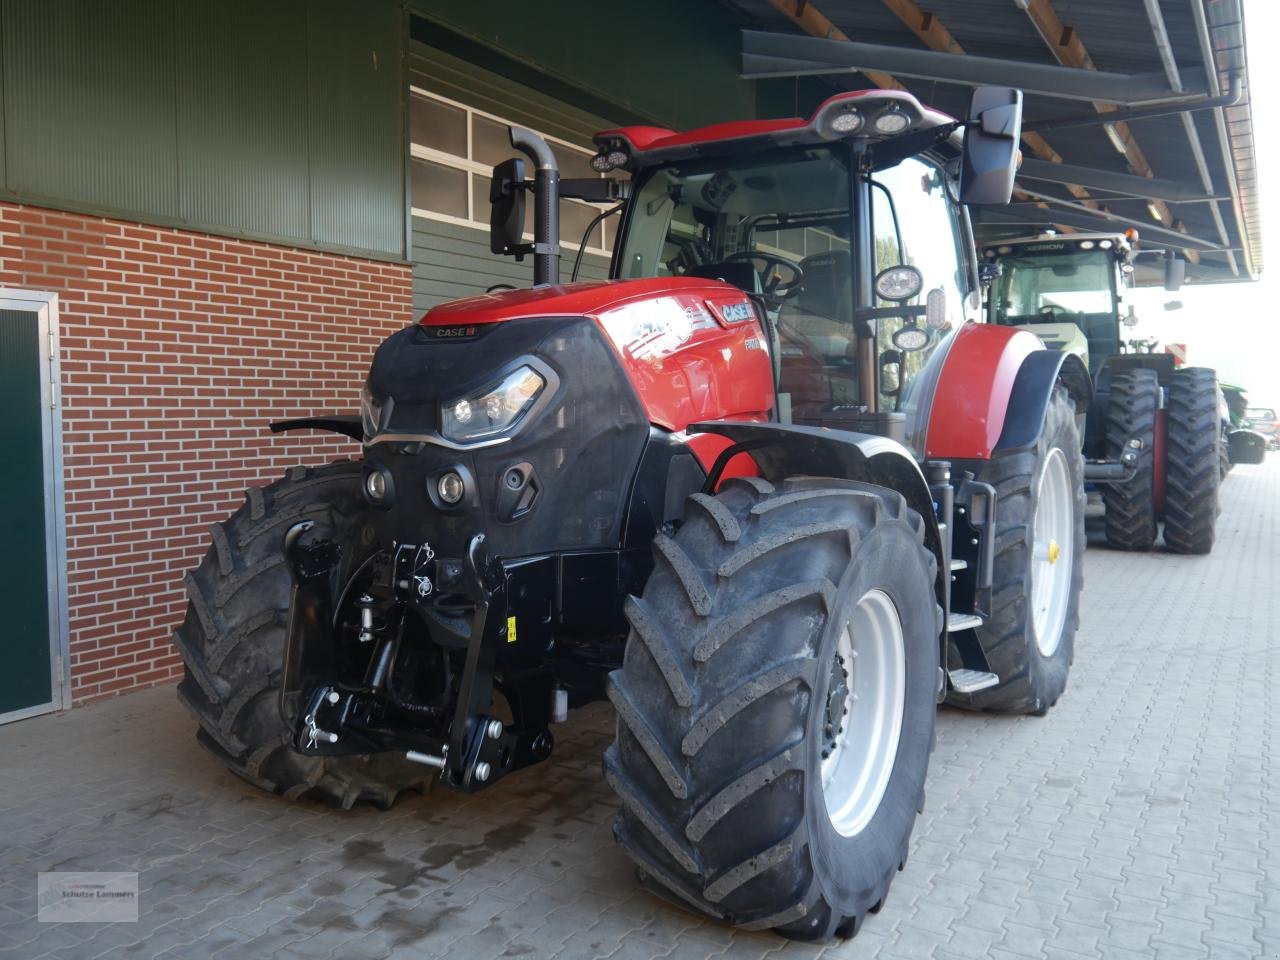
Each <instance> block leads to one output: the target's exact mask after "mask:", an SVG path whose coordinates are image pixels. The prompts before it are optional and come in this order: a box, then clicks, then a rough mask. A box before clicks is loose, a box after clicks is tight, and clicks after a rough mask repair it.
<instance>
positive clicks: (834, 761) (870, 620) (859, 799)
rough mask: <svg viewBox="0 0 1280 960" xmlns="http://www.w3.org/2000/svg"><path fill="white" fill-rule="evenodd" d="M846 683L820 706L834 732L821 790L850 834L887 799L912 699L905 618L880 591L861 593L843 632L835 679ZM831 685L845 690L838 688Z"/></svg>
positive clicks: (836, 822)
mask: <svg viewBox="0 0 1280 960" xmlns="http://www.w3.org/2000/svg"><path fill="white" fill-rule="evenodd" d="M842 674H843V675H842ZM840 681H843V682H844V684H845V686H846V689H845V690H844V691H843V696H837V697H835V698H833V697H832V696H828V699H827V703H826V704H825V705H822V707H821V709H824V710H826V712H827V716H826V723H825V724H824V734H828V733H829V736H824V739H823V748H822V749H823V759H822V767H821V772H822V795H823V799H824V800H825V801H826V804H827V816H829V817H830V818H831V825H832V826H833V827H835V829H836V832H837V833H839V834H840V835H841V836H845V837H852V836H853V835H854V834H856V833H858V832H859V831H861V830H862V829H863V828H864V827H866V825H867V824H868V823H870V822H871V818H872V817H873V816H875V812H876V810H878V809H879V808H880V801H881V800H882V799H884V792H885V788H886V787H888V785H889V775H890V774H891V773H892V772H893V763H894V760H895V759H896V758H897V756H898V740H899V738H900V737H901V735H902V715H903V710H904V707H905V704H906V687H907V657H906V651H905V647H904V643H903V639H902V621H901V620H900V619H899V618H898V610H897V608H896V607H895V606H894V605H893V601H892V600H890V599H889V595H888V594H886V593H884V592H883V591H882V590H871V591H868V592H867V593H866V594H864V595H863V597H862V599H861V600H859V601H858V606H857V607H856V608H855V609H854V611H853V616H851V617H850V618H849V622H848V623H846V624H845V627H844V630H843V631H842V632H841V634H840V638H839V640H838V641H837V643H836V663H835V664H834V667H833V671H832V682H833V683H837V684H839V682H840ZM833 689H834V690H835V691H836V692H837V693H839V692H840V691H839V686H837V687H835V688H833ZM828 725H831V726H834V727H835V729H834V730H828Z"/></svg>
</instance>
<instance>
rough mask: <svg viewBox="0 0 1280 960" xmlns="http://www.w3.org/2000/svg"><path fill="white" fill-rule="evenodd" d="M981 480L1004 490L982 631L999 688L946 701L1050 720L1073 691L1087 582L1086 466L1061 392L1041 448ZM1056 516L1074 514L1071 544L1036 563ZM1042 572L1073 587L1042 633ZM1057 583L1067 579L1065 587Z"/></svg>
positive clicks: (994, 465) (999, 492)
mask: <svg viewBox="0 0 1280 960" xmlns="http://www.w3.org/2000/svg"><path fill="white" fill-rule="evenodd" d="M1051 464H1052V468H1051V474H1052V475H1051V476H1050V479H1051V480H1052V479H1053V477H1055V476H1057V472H1058V471H1059V470H1065V474H1066V481H1065V482H1066V485H1067V487H1066V489H1065V490H1064V491H1059V494H1060V496H1059V499H1060V500H1061V501H1062V502H1059V503H1056V505H1055V504H1054V503H1052V502H1050V501H1049V500H1048V499H1047V498H1046V496H1045V495H1046V493H1048V492H1049V491H1050V490H1056V489H1057V487H1058V486H1060V484H1049V485H1046V483H1045V482H1044V481H1045V478H1046V474H1047V472H1049V471H1048V468H1050V466H1051ZM980 479H982V480H985V481H986V482H988V483H990V484H992V485H993V486H994V487H995V488H996V534H995V544H996V547H995V548H996V556H995V569H994V573H993V589H992V598H991V607H992V609H991V616H990V618H989V619H988V620H987V622H986V623H985V624H983V625H982V626H981V627H978V628H976V632H977V634H978V640H979V642H980V643H981V645H982V650H983V652H984V653H985V654H986V657H987V663H988V664H989V665H990V667H991V669H992V671H994V672H995V674H996V675H997V676H998V677H999V678H1000V683H999V684H997V685H996V686H993V687H988V688H987V689H986V690H980V691H978V692H977V693H970V694H961V693H952V694H951V695H950V696H949V697H948V702H949V703H952V704H953V705H955V706H959V707H965V708H969V709H975V710H988V711H992V712H996V713H1029V714H1034V715H1037V716H1042V715H1043V714H1045V713H1046V712H1047V711H1048V709H1049V708H1050V707H1051V706H1053V705H1054V704H1055V703H1057V702H1058V698H1059V697H1061V696H1062V693H1063V691H1064V690H1065V689H1066V686H1067V674H1068V672H1069V671H1070V669H1071V661H1072V657H1073V655H1074V647H1075V635H1076V628H1077V627H1078V626H1079V625H1080V613H1079V601H1080V589H1081V587H1082V586H1083V584H1084V546H1085V537H1084V500H1085V496H1084V460H1083V458H1082V457H1081V454H1080V432H1079V429H1078V428H1077V426H1076V418H1075V405H1074V404H1073V403H1072V402H1071V399H1070V397H1068V396H1067V392H1066V390H1064V389H1063V388H1062V387H1060V386H1059V387H1055V388H1054V391H1053V397H1052V399H1051V400H1050V403H1049V409H1048V410H1047V411H1046V413H1045V422H1044V427H1043V429H1042V430H1041V433H1040V438H1039V440H1037V441H1036V445H1035V447H1034V448H1033V449H1031V450H1028V451H1025V452H1022V453H1015V454H1011V455H1007V456H1004V457H1000V458H999V459H996V460H992V461H990V462H989V463H988V465H987V467H986V469H985V470H984V471H983V472H982V474H981V476H980ZM1058 480H1061V477H1058ZM1051 509H1052V510H1054V511H1055V515H1057V513H1058V512H1061V511H1067V512H1066V513H1065V514H1064V516H1065V518H1066V519H1065V522H1064V523H1063V524H1062V530H1063V531H1064V532H1065V531H1069V537H1068V536H1063V537H1061V538H1055V539H1054V541H1053V542H1057V548H1058V551H1059V553H1058V556H1057V559H1056V560H1053V561H1052V562H1048V561H1047V558H1045V559H1038V557H1039V552H1041V551H1045V550H1048V551H1050V552H1051V550H1052V545H1051V543H1049V542H1040V543H1038V541H1037V523H1038V521H1040V522H1043V519H1042V518H1044V517H1047V516H1048V515H1047V514H1044V513H1043V511H1046V510H1051ZM1060 540H1069V542H1068V543H1064V542H1060ZM1060 563H1061V564H1066V565H1067V566H1065V567H1063V568H1062V570H1063V571H1065V572H1063V573H1058V571H1057V570H1054V569H1053V568H1054V567H1056V566H1057V564H1060ZM1037 565H1039V566H1040V567H1042V568H1043V569H1041V570H1040V571H1039V576H1041V577H1043V576H1049V577H1051V578H1052V580H1051V582H1053V583H1055V584H1057V583H1059V582H1060V583H1061V585H1062V586H1063V587H1064V588H1065V589H1064V590H1063V592H1062V593H1061V594H1058V595H1056V596H1057V599H1056V600H1054V601H1053V602H1054V603H1060V604H1061V606H1060V607H1057V606H1055V607H1054V608H1053V609H1054V611H1055V612H1054V613H1053V614H1052V615H1049V614H1048V613H1047V612H1046V614H1045V616H1042V617H1041V618H1040V622H1042V626H1041V628H1040V629H1037V622H1038V621H1037V615H1036V609H1037V607H1038V604H1037V600H1036V597H1037V594H1036V586H1037V583H1038V582H1039V581H1038V579H1037V573H1036V570H1037ZM1059 576H1061V577H1063V578H1064V579H1063V580H1062V581H1058V580H1057V578H1058V577H1059ZM1042 634H1043V635H1042Z"/></svg>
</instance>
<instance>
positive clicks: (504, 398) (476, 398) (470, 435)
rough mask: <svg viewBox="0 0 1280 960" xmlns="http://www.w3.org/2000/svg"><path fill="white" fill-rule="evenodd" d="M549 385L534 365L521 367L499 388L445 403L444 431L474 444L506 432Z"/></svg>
mask: <svg viewBox="0 0 1280 960" xmlns="http://www.w3.org/2000/svg"><path fill="white" fill-rule="evenodd" d="M546 385H547V381H546V379H545V378H544V377H543V376H542V374H540V373H538V371H536V370H534V369H533V368H532V367H530V366H527V365H525V366H520V367H517V368H516V369H515V370H513V371H512V372H511V373H509V374H507V376H506V377H505V378H503V380H502V382H501V383H499V384H498V385H497V386H496V387H492V388H490V389H488V390H485V391H484V392H483V393H476V394H472V395H470V396H466V397H459V398H458V399H456V400H450V401H448V402H447V403H445V404H443V405H442V407H441V411H440V433H441V434H442V435H443V436H444V437H445V438H446V439H448V440H452V441H454V442H455V443H472V442H474V441H477V440H484V439H486V438H488V437H493V436H496V435H498V434H500V433H503V432H505V431H506V430H508V429H510V428H511V427H512V426H514V425H515V424H516V423H517V422H518V421H519V420H520V418H521V417H522V416H524V414H525V413H527V412H528V410H529V408H530V407H532V406H533V404H534V401H535V400H537V399H538V394H540V393H542V391H543V389H544V388H545V387H546Z"/></svg>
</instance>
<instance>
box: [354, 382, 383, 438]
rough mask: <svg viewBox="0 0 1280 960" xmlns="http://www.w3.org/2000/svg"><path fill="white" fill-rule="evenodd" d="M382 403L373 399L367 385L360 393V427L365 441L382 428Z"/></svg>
mask: <svg viewBox="0 0 1280 960" xmlns="http://www.w3.org/2000/svg"><path fill="white" fill-rule="evenodd" d="M383 405H384V404H383V401H380V400H376V399H374V396H373V393H372V392H371V391H370V390H369V385H368V384H365V387H364V389H363V390H361V391H360V426H361V427H362V428H363V429H364V437H365V439H366V440H368V439H369V438H371V437H373V436H374V435H375V434H376V433H377V432H378V430H379V429H380V428H381V426H382V408H383Z"/></svg>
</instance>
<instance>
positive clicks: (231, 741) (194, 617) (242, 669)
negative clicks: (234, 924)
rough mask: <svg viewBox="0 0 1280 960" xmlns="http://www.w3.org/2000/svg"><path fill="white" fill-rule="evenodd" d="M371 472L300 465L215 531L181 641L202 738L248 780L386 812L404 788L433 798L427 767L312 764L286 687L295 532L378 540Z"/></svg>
mask: <svg viewBox="0 0 1280 960" xmlns="http://www.w3.org/2000/svg"><path fill="white" fill-rule="evenodd" d="M362 507H363V501H362V498H361V496H360V464H358V463H354V462H342V463H333V464H330V465H328V466H326V467H319V468H308V467H294V468H293V469H291V470H290V471H289V472H288V474H287V475H286V476H284V477H283V478H282V479H280V480H277V481H276V482H275V483H273V484H271V485H270V486H267V487H257V488H254V489H251V490H249V491H248V493H247V494H246V496H245V502H244V505H243V506H241V507H240V509H239V510H237V511H236V512H235V513H234V514H232V515H231V517H230V518H229V519H228V520H226V521H224V522H222V523H215V524H214V525H213V527H212V528H211V529H210V533H211V534H212V537H213V545H212V546H211V547H210V548H209V552H208V553H207V554H205V557H204V559H203V560H202V561H201V562H200V566H199V567H197V568H196V569H195V570H194V571H192V572H191V573H189V574H187V577H186V586H187V596H188V599H189V603H188V604H187V614H186V617H185V619H184V620H183V621H182V625H181V626H180V627H179V628H178V629H177V631H175V633H174V635H173V642H174V644H175V646H177V648H178V652H179V653H181V654H182V659H183V661H184V663H185V665H186V676H185V677H184V678H183V680H182V682H181V683H179V684H178V699H179V700H180V701H182V703H183V704H184V705H185V706H186V707H187V709H188V710H190V711H191V713H192V714H194V716H195V718H196V719H197V720H198V721H200V728H199V729H198V730H197V731H196V738H197V739H198V740H199V742H200V744H201V745H202V746H204V747H205V748H206V749H207V750H208V751H209V752H210V753H212V754H213V755H214V756H215V757H217V758H218V759H219V760H221V761H222V762H223V763H224V764H226V766H227V768H228V769H230V770H231V772H232V773H234V774H236V775H237V776H239V777H241V778H243V779H244V780H247V781H248V782H249V783H252V784H254V785H255V786H257V787H261V788H262V789H263V790H267V791H270V792H271V793H278V794H282V795H283V796H285V797H287V798H289V799H299V798H306V799H315V800H322V801H324V802H326V803H329V804H332V805H334V806H340V807H342V808H344V809H349V808H350V807H351V806H352V805H354V804H355V803H356V802H357V801H361V800H367V801H370V802H372V803H375V804H377V805H378V806H380V807H383V808H384V809H385V808H387V807H390V806H391V804H392V803H393V802H394V801H395V799H396V796H397V795H398V794H399V793H400V792H401V791H403V790H406V789H410V788H416V789H419V790H425V789H426V787H427V785H428V784H429V782H430V778H429V777H426V776H424V775H423V771H422V768H421V767H417V766H416V765H414V764H411V763H409V762H408V761H405V760H403V759H401V758H400V757H398V756H395V755H392V754H375V755H372V756H343V757H313V756H306V755H304V754H301V753H298V752H297V751H296V750H294V749H293V746H292V740H291V733H292V731H290V730H289V729H288V728H287V727H286V726H285V723H284V720H283V719H282V718H281V716H280V710H279V684H280V671H281V666H282V664H283V662H284V644H285V625H286V621H287V618H288V612H289V594H290V590H291V586H292V581H291V580H290V578H289V572H288V570H287V568H286V565H285V559H284V554H283V550H282V545H283V539H284V533H285V531H286V530H288V529H289V527H291V526H292V525H293V524H294V523H297V522H298V521H300V520H311V521H314V522H315V527H314V528H313V529H314V533H313V536H316V537H328V538H334V539H337V540H338V541H339V542H345V543H356V542H363V543H366V544H367V543H372V538H373V531H372V529H369V528H366V527H365V526H364V525H363V524H362V523H361V521H360V516H361V512H362Z"/></svg>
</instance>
